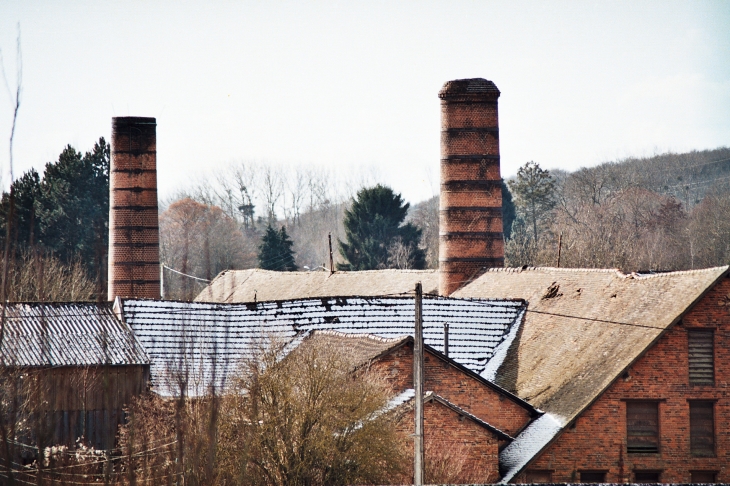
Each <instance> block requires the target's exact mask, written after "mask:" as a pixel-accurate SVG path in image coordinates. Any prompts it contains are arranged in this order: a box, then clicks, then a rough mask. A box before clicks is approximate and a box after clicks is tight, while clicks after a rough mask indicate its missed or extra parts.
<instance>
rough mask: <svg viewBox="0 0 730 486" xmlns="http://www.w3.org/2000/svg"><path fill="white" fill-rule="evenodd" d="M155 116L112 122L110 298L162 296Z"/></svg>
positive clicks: (121, 119) (119, 119)
mask: <svg viewBox="0 0 730 486" xmlns="http://www.w3.org/2000/svg"><path fill="white" fill-rule="evenodd" d="M156 123H157V122H156V121H155V119H154V118H143V117H116V118H113V119H112V143H111V165H110V170H109V286H108V298H109V300H113V299H114V298H115V297H137V298H150V299H159V298H160V244H159V234H160V232H159V225H158V218H157V132H156Z"/></svg>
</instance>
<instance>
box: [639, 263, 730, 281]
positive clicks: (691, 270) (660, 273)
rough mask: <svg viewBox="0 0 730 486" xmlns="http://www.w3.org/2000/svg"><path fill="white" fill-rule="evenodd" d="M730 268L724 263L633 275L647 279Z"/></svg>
mask: <svg viewBox="0 0 730 486" xmlns="http://www.w3.org/2000/svg"><path fill="white" fill-rule="evenodd" d="M728 269H730V265H724V266H719V267H708V268H693V269H690V270H675V271H672V272H657V273H648V274H645V273H637V272H633V273H631V276H632V277H633V278H635V279H647V278H657V277H671V276H674V275H694V274H698V273H711V272H717V271H720V270H723V271H727V270H728Z"/></svg>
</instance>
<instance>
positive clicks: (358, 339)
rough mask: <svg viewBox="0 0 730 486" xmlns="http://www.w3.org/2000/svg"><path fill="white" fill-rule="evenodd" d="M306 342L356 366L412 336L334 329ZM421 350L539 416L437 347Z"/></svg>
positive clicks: (408, 341)
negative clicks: (334, 352)
mask: <svg viewBox="0 0 730 486" xmlns="http://www.w3.org/2000/svg"><path fill="white" fill-rule="evenodd" d="M515 325H516V324H515ZM307 342H312V343H318V344H323V345H325V346H327V347H330V348H333V349H338V350H339V351H341V352H343V353H347V355H349V356H350V357H351V358H352V363H353V365H354V366H355V367H357V366H362V365H365V364H368V363H371V362H374V361H377V360H378V359H379V358H381V357H383V356H387V355H388V354H389V353H390V352H392V351H394V350H395V349H397V348H400V347H401V346H403V345H412V344H413V336H412V335H406V336H400V337H397V338H383V337H380V336H375V335H373V334H356V333H344V332H339V331H333V330H319V331H313V332H312V333H311V334H310V335H308V336H307V337H306V338H305V339H304V340H303V342H302V343H301V344H306V343H307ZM424 351H425V352H426V353H429V354H430V355H431V356H433V357H435V358H436V359H439V360H441V361H443V362H444V363H448V364H450V365H451V366H453V367H454V368H456V369H457V370H459V371H460V372H462V373H464V374H465V375H468V376H470V377H471V378H473V379H475V380H477V381H478V382H479V383H481V384H482V385H484V386H486V387H489V388H491V389H492V390H495V391H496V392H497V393H500V394H501V395H503V396H504V397H506V398H508V399H510V400H512V401H513V402H515V403H517V404H518V405H519V406H521V407H523V408H524V409H526V410H528V411H529V413H530V414H531V415H532V416H538V415H540V414H541V412H540V411H539V410H537V409H535V407H533V406H532V405H530V404H529V403H528V402H526V401H524V400H522V399H521V398H520V397H518V396H515V395H514V394H512V393H511V392H509V391H507V390H505V389H504V388H502V387H500V386H499V385H496V384H494V383H492V382H491V381H489V380H486V379H485V378H483V377H482V376H481V375H480V374H478V373H476V372H474V371H472V370H470V369H469V368H467V367H466V366H464V365H462V364H460V363H459V362H457V361H455V360H454V359H452V358H451V357H449V356H446V355H445V354H443V353H442V352H441V351H439V350H438V349H435V348H434V347H432V346H429V345H428V344H424Z"/></svg>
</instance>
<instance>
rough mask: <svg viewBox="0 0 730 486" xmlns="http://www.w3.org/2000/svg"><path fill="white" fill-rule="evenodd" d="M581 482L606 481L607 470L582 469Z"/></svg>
mask: <svg viewBox="0 0 730 486" xmlns="http://www.w3.org/2000/svg"><path fill="white" fill-rule="evenodd" d="M580 482H581V483H605V482H606V471H581V472H580Z"/></svg>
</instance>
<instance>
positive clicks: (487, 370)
mask: <svg viewBox="0 0 730 486" xmlns="http://www.w3.org/2000/svg"><path fill="white" fill-rule="evenodd" d="M524 317H525V311H524V310H522V311H521V312H520V313H519V315H518V316H517V318H516V319H515V321H514V323H513V324H512V327H511V328H510V330H509V333H508V334H507V335H506V336H505V338H504V340H503V341H502V342H501V343H499V344H498V345H497V347H496V348H494V354H492V358H491V359H490V360H489V361H488V362H487V365H486V366H485V367H484V371H482V378H484V379H485V380H489V381H491V382H494V380H496V379H497V371H498V370H499V368H500V367H501V366H502V363H504V359H505V358H506V357H507V351H509V348H510V346H512V343H513V342H514V340H515V338H516V337H517V332H518V331H519V330H520V326H521V325H522V320H523V319H524Z"/></svg>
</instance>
